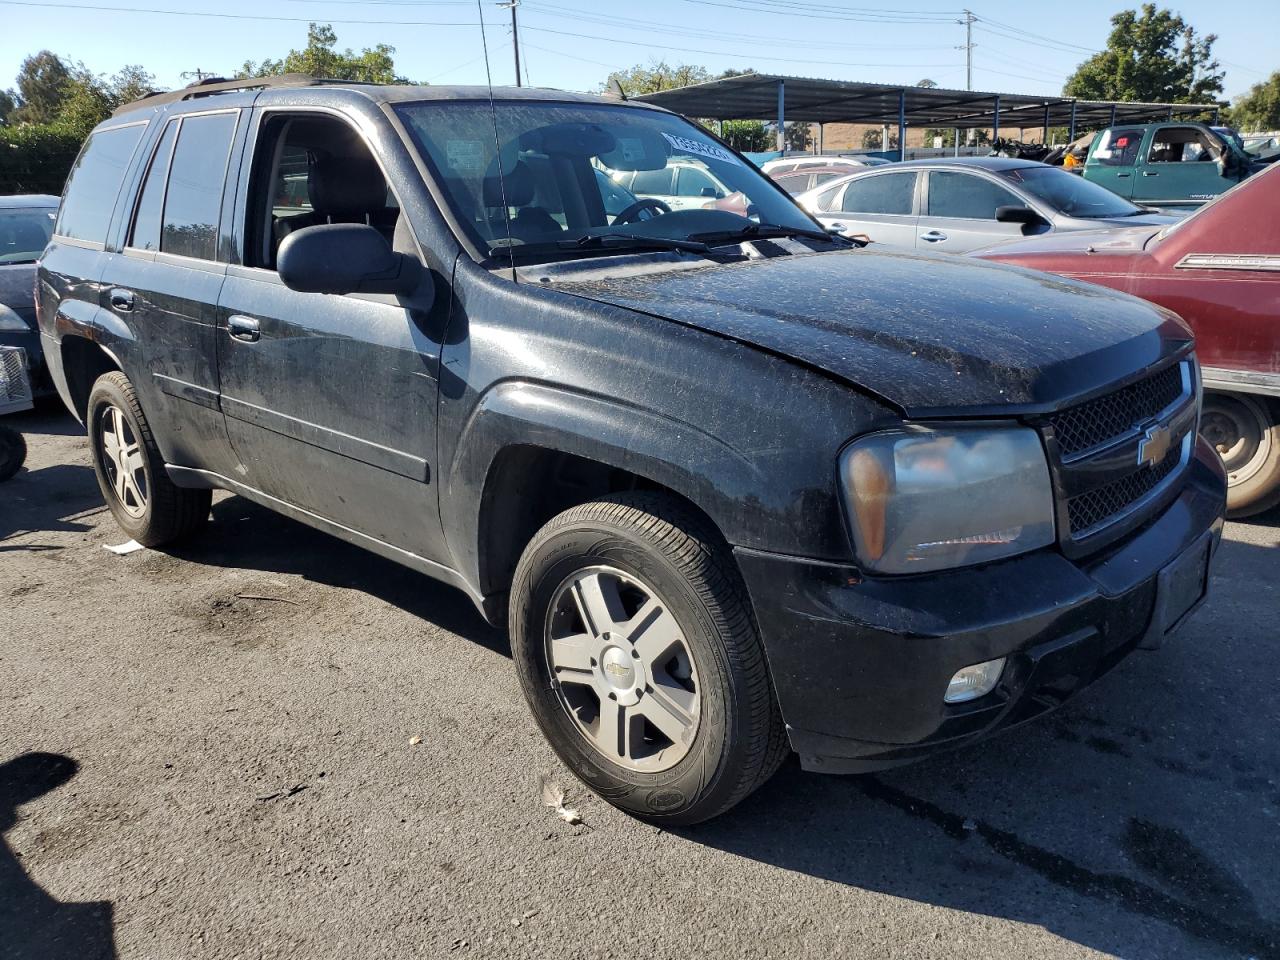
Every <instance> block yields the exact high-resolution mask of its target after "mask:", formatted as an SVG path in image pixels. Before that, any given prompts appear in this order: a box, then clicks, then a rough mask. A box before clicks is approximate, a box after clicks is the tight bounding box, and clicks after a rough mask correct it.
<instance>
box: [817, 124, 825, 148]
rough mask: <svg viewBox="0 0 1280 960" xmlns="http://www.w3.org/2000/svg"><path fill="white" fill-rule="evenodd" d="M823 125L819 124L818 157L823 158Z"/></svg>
mask: <svg viewBox="0 0 1280 960" xmlns="http://www.w3.org/2000/svg"><path fill="white" fill-rule="evenodd" d="M823 126H824V125H823V124H821V123H820V124H818V156H822V128H823Z"/></svg>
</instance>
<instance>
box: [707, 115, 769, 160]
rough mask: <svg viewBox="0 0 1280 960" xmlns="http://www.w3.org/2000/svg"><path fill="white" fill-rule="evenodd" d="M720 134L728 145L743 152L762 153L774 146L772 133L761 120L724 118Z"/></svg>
mask: <svg viewBox="0 0 1280 960" xmlns="http://www.w3.org/2000/svg"><path fill="white" fill-rule="evenodd" d="M720 136H721V137H722V138H723V139H724V141H725V142H726V143H728V144H729V146H731V147H733V148H734V149H735V150H741V151H743V152H744V153H763V152H765V151H766V150H772V149H773V147H774V137H773V134H772V133H770V132H769V129H768V128H767V127H766V126H765V125H764V121H763V120H726V121H725V122H724V124H723V129H722V132H721V134H720Z"/></svg>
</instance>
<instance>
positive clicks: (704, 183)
mask: <svg viewBox="0 0 1280 960" xmlns="http://www.w3.org/2000/svg"><path fill="white" fill-rule="evenodd" d="M676 183H677V185H678V186H677V190H678V193H679V196H682V197H707V196H710V197H714V196H716V195H717V194H719V193H721V192H722V191H721V190H720V188H719V187H717V186H716V182H715V181H714V180H712V179H711V178H710V177H709V176H707V174H706V172H705V171H703V170H699V169H698V168H697V167H681V168H680V176H679V178H678V179H677V180H676ZM704 190H710V191H711V193H709V194H707V193H703V191H704Z"/></svg>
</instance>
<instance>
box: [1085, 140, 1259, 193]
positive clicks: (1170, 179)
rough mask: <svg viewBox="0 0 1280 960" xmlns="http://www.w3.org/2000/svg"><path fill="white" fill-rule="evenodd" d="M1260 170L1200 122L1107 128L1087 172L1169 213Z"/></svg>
mask: <svg viewBox="0 0 1280 960" xmlns="http://www.w3.org/2000/svg"><path fill="white" fill-rule="evenodd" d="M1257 169H1261V166H1260V165H1257V164H1255V163H1254V162H1253V160H1252V159H1251V158H1250V157H1249V155H1248V154H1246V153H1244V152H1243V151H1242V150H1241V149H1240V148H1239V147H1237V146H1236V145H1235V144H1234V143H1232V142H1231V141H1230V140H1227V139H1224V138H1223V137H1222V136H1220V135H1219V134H1217V133H1215V132H1214V131H1213V130H1212V129H1210V128H1209V127H1207V126H1205V125H1203V124H1199V123H1148V124H1128V125H1121V126H1115V127H1108V128H1107V129H1106V130H1103V131H1102V132H1101V133H1100V134H1098V135H1097V136H1096V137H1095V138H1094V140H1093V145H1092V146H1091V147H1090V148H1089V156H1088V158H1087V159H1086V160H1085V164H1084V177H1085V179H1086V180H1092V181H1093V182H1094V183H1098V184H1101V185H1102V186H1104V187H1106V188H1107V189H1108V190H1111V191H1113V192H1115V193H1118V194H1120V196H1122V197H1127V198H1128V199H1130V200H1132V201H1133V202H1134V203H1138V204H1142V205H1144V206H1148V207H1155V208H1157V209H1161V210H1167V211H1169V212H1177V211H1186V210H1190V209H1193V208H1195V207H1198V206H1200V205H1201V204H1203V203H1207V202H1208V201H1210V200H1212V199H1213V198H1214V197H1216V196H1217V195H1218V194H1220V193H1224V192H1225V191H1227V190H1229V189H1230V188H1231V187H1233V186H1235V185H1236V184H1237V183H1239V182H1240V181H1241V180H1243V179H1244V178H1245V177H1247V176H1249V174H1251V173H1254V172H1256V170H1257Z"/></svg>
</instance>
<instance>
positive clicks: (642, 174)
mask: <svg viewBox="0 0 1280 960" xmlns="http://www.w3.org/2000/svg"><path fill="white" fill-rule="evenodd" d="M674 170H675V168H674V167H663V168H662V169H661V170H638V171H636V176H635V179H634V180H632V181H631V192H632V193H635V194H640V195H645V194H647V195H650V196H652V195H654V194H660V195H663V196H668V197H669V196H671V174H672V173H673V172H674Z"/></svg>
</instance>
